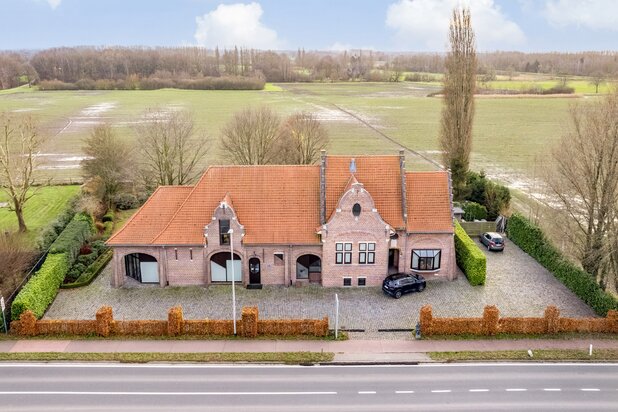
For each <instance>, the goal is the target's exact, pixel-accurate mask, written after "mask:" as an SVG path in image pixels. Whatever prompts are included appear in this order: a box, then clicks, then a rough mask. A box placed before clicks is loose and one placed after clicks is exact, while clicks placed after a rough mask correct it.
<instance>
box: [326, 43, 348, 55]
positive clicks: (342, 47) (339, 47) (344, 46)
mask: <svg viewBox="0 0 618 412" xmlns="http://www.w3.org/2000/svg"><path fill="white" fill-rule="evenodd" d="M351 48H352V45H351V44H349V43H341V42H338V41H336V42H334V43H333V44H332V45H330V47H328V50H331V51H338V52H342V51H346V50H350V49H351Z"/></svg>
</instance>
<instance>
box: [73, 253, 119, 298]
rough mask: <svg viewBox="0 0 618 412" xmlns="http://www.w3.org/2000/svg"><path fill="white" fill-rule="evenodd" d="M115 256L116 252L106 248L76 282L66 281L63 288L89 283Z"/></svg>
mask: <svg viewBox="0 0 618 412" xmlns="http://www.w3.org/2000/svg"><path fill="white" fill-rule="evenodd" d="M113 256H114V253H113V251H112V250H111V249H108V250H106V251H105V252H103V253H102V254H101V256H99V257H98V259H97V260H95V261H94V263H93V264H92V265H90V266H88V268H87V269H86V270H85V271H84V272H83V273H82V274H81V275H80V276H79V277H78V278H77V280H76V281H75V282H73V283H65V284H64V285H62V286H61V287H62V288H63V289H72V288H78V287H81V286H87V285H89V284H90V283H92V281H93V280H94V279H96V277H97V276H98V275H99V273H101V271H102V270H103V268H105V266H107V264H108V263H109V262H110V260H112V257H113Z"/></svg>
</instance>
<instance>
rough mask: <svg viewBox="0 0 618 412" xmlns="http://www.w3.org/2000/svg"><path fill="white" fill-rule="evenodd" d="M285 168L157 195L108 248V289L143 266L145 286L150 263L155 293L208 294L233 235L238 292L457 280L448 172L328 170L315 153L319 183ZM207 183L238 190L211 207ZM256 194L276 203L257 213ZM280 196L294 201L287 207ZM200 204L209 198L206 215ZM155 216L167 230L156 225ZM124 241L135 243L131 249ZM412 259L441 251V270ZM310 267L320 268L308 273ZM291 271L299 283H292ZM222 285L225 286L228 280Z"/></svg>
mask: <svg viewBox="0 0 618 412" xmlns="http://www.w3.org/2000/svg"><path fill="white" fill-rule="evenodd" d="M348 163H350V168H349V170H347V164H348ZM357 166H358V168H359V170H358V173H357V172H356V168H357ZM316 167H317V166H316ZM289 168H290V169H285V167H284V166H279V167H274V168H272V170H271V169H268V168H267V169H260V168H259V167H255V170H254V169H251V168H250V167H245V168H217V169H213V170H210V172H209V171H207V172H206V173H205V174H204V177H203V179H202V180H200V182H198V184H197V185H196V186H195V188H194V189H191V190H189V191H187V190H184V188H181V187H173V188H167V189H165V190H158V191H157V192H155V194H154V195H153V196H152V197H151V199H149V201H148V202H147V203H146V204H145V205H144V206H143V207H142V209H140V211H139V212H138V213H137V214H136V217H134V218H133V220H132V221H129V222H128V224H126V225H125V227H123V229H122V230H121V231H120V232H119V233H118V234H116V235H114V236H113V237H112V238H111V239H110V241H109V242H108V244H109V245H110V246H111V247H112V248H113V249H114V258H113V268H114V275H113V277H112V285H113V286H114V287H119V286H121V285H122V284H123V283H124V281H125V280H126V277H127V275H131V274H133V275H134V277H139V274H138V275H136V274H135V273H136V271H141V270H142V263H144V264H146V262H147V261H150V262H149V263H148V264H147V266H143V267H145V268H146V269H143V270H148V271H149V272H144V273H148V274H149V277H148V278H152V265H153V263H152V262H153V259H152V258H154V259H156V262H157V265H156V267H157V269H158V279H159V284H160V285H161V286H185V285H209V284H211V283H212V282H213V275H212V273H211V271H212V267H213V266H212V262H213V260H214V261H216V262H217V263H216V265H219V266H216V265H215V266H214V267H215V268H217V269H216V270H217V273H219V274H220V273H221V271H222V270H223V271H224V270H225V269H224V268H225V267H227V265H228V261H229V256H230V255H229V254H230V244H229V239H223V240H222V238H221V235H222V233H227V229H228V228H230V229H232V232H233V233H232V235H231V241H232V243H233V244H232V247H233V250H234V253H235V254H236V255H238V257H239V258H240V261H241V265H240V266H241V283H242V284H243V285H248V284H250V283H258V282H259V283H260V284H266V285H284V286H295V285H298V286H300V285H303V284H307V283H310V282H314V283H319V284H321V285H322V286H326V287H341V286H348V285H347V284H345V285H344V280H345V282H349V286H351V287H358V286H380V285H381V284H382V281H383V280H384V278H385V277H386V276H387V275H388V274H389V273H395V272H405V273H413V272H416V273H422V274H423V275H424V276H426V277H442V278H446V279H449V280H452V279H454V278H455V277H456V276H457V268H456V263H455V248H454V239H453V227H452V225H453V223H452V202H451V200H450V182H449V177H448V174H447V173H446V172H431V173H429V172H421V173H417V174H415V173H416V172H413V173H411V172H406V171H405V162H404V157H403V155H402V154H400V156H399V157H384V156H382V157H376V158H371V157H363V158H356V159H345V158H341V157H339V158H333V159H331V160H330V163H329V161H328V159H327V157H326V156H325V155H324V154H323V155H322V159H321V165H320V166H319V174H316V173H315V169H312V166H304V167H302V168H298V169H294V167H293V166H289ZM329 170H330V172H328V171H329ZM371 171H373V172H374V173H373V174H372V173H370V172H371ZM285 173H292V174H291V175H290V176H291V177H288V179H291V180H289V181H286V185H283V184H279V183H278V182H279V180H278V179H279V178H280V175H282V174H285ZM328 173H330V174H328ZM211 175H212V176H211ZM357 175H358V176H361V177H363V179H364V180H365V182H368V183H370V184H368V185H367V186H365V185H364V184H363V182H359V181H357V178H356V176H357ZM215 176H219V178H224V177H225V178H226V179H228V180H226V181H227V182H228V183H226V187H228V185H230V187H232V188H233V185H237V186H238V187H237V188H236V192H234V191H232V192H231V194H230V192H227V193H226V192H224V194H223V195H221V197H220V198H219V199H220V200H219V201H217V202H213V199H211V197H212V196H211V194H212V192H213V190H220V188H219V187H217V186H216V185H213V184H212V183H211V184H210V185H207V183H206V182H207V181H208V179H207V178H212V179H213V182H218V180H215ZM226 176H227V177H226ZM329 176H330V177H329ZM346 176H347V177H346ZM406 176H407V178H406ZM318 177H319V181H318V180H317V178H318ZM303 178H304V179H305V180H306V182H305V183H304V186H303V183H302V182H301V180H302V179H303ZM252 179H253V180H252ZM329 179H330V180H329ZM345 179H348V180H347V185H346V183H345V182H346V180H345ZM395 183H396V184H395ZM311 185H315V186H311ZM279 186H280V187H279ZM256 187H261V188H260V189H259V190H258V189H256ZM283 187H286V188H285V189H284V188H283ZM307 187H311V188H312V189H311V190H308V189H307ZM368 187H369V188H370V190H369V189H368ZM408 187H409V188H410V189H413V190H412V192H410V191H408ZM264 191H267V192H268V191H270V192H268V193H269V194H270V195H272V194H273V193H275V194H277V196H279V197H280V198H281V200H278V199H279V198H275V197H273V198H272V199H271V203H269V204H268V205H266V204H264V205H263V204H261V203H260V201H261V199H263V197H260V196H258V194H259V193H262V192H264ZM314 191H315V192H319V196H317V195H315V193H314ZM248 192H251V193H252V195H247V193H248ZM285 193H292V194H294V196H296V197H294V196H292V197H289V200H286V199H288V198H286V197H285V196H284V194H285ZM329 193H330V194H329ZM335 194H336V197H333V196H335ZM171 196H176V198H174V199H171ZM209 196H210V197H209ZM185 199H186V200H185ZM201 199H205V200H204V202H206V200H208V199H210V200H208V205H209V206H205V203H204V202H201ZM329 199H330V200H329ZM334 199H336V200H337V202H336V203H335V202H334V201H333V200H334ZM327 200H328V201H327ZM234 202H237V206H238V208H236V207H235V205H234ZM335 205H336V207H335ZM161 208H164V211H165V214H164V213H163V212H162V211H161V210H162V209H161ZM333 208H334V209H333ZM258 211H259V213H258ZM159 216H162V217H161V219H162V220H163V219H167V220H166V221H168V222H170V223H165V221H161V222H160V221H158V219H159ZM243 216H244V219H245V221H244V224H243ZM410 216H411V218H410ZM181 222H184V223H182V224H181ZM222 222H223V223H222ZM245 225H246V226H245ZM144 228H150V231H148V230H144ZM170 228H172V229H173V230H172V229H170ZM185 228H186V230H182V229H185ZM224 237H226V236H224ZM132 239H135V242H142V243H141V244H140V243H135V244H133V243H132ZM278 242H281V243H278ZM338 245H339V246H338ZM338 247H340V248H342V250H338V249H337V248H338ZM348 249H349V250H348ZM413 250H432V251H433V250H439V251H440V265H439V268H437V269H435V270H423V271H420V272H419V271H418V270H414V269H413V268H412V267H411V262H412V253H413ZM135 253H141V254H144V255H148V256H149V257H148V256H146V257H143V256H142V257H143V259H144V262H142V261H141V260H139V263H135V262H136V259H134V258H133V257H132V258H129V259H127V258H126V256H127V255H130V254H135ZM219 253H224V254H226V255H218V254H219ZM304 255H313V257H311V258H309V257H306V256H304ZM142 257H140V259H142ZM299 258H300V266H299ZM316 258H319V259H320V261H321V262H320V263H321V265H320V264H316V262H315V260H316ZM363 260H364V261H363ZM256 261H257V262H259V266H260V273H259V279H258V280H256V279H255V278H254V279H253V282H251V277H250V262H256ZM131 262H132V263H131ZM307 262H309V263H307ZM127 265H128V266H127ZM131 265H133V266H131ZM320 266H321V273H319V268H320ZM136 267H138V268H139V270H138V269H135V268H136ZM297 267H298V268H300V269H301V272H300V273H301V275H302V276H298V275H297ZM127 268H129V272H130V273H127ZM140 273H141V272H140ZM224 273H226V272H224ZM348 278H349V279H348ZM223 279H230V276H229V274H226V276H225V277H223ZM361 282H363V283H364V285H363V284H362V283H361Z"/></svg>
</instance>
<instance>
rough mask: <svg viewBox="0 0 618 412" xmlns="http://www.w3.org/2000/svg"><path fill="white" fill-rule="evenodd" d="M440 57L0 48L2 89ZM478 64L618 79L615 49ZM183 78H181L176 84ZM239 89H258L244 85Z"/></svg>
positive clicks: (312, 71) (188, 82)
mask: <svg viewBox="0 0 618 412" xmlns="http://www.w3.org/2000/svg"><path fill="white" fill-rule="evenodd" d="M445 59H446V54H444V53H395V52H382V51H374V50H351V51H342V52H333V51H306V50H304V49H298V50H297V51H296V52H293V51H289V52H277V51H264V50H256V49H247V48H242V47H241V48H239V47H234V48H232V49H219V48H218V47H217V48H215V49H206V48H201V47H155V48H147V47H61V48H51V49H45V50H40V51H36V52H0V89H8V88H12V87H16V86H19V85H22V84H28V83H30V84H32V83H37V82H56V84H55V86H54V84H53V83H50V84H49V88H51V89H53V88H54V87H57V88H62V87H61V86H62V85H61V84H58V82H61V83H64V84H71V85H74V87H75V88H85V89H94V88H99V89H106V88H109V89H134V88H158V87H159V86H161V87H180V88H217V87H223V88H226V87H225V85H223V86H221V85H217V84H215V85H213V84H212V83H208V84H199V83H197V82H196V81H197V80H200V79H201V80H203V79H205V78H230V79H241V78H242V79H259V80H260V81H262V82H264V81H266V82H311V81H341V80H360V81H399V80H400V79H401V74H402V73H404V72H414V73H444V71H445V64H446V60H445ZM478 61H479V67H478V74H480V75H483V74H486V73H495V72H496V71H500V72H504V73H506V74H511V73H517V72H529V73H543V74H551V75H581V76H597V77H598V76H603V77H606V78H612V77H616V76H618V52H615V51H614V52H610V51H608V52H581V53H559V52H554V53H523V52H501V51H497V52H491V53H478ZM182 81H184V82H185V83H178V82H182ZM80 82H81V84H80ZM97 82H99V83H98V84H97ZM245 87H249V88H256V86H255V85H251V86H247V83H245ZM261 87H263V85H262V86H261ZM261 87H260V88H261ZM230 88H232V87H230Z"/></svg>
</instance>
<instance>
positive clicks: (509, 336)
mask: <svg viewBox="0 0 618 412" xmlns="http://www.w3.org/2000/svg"><path fill="white" fill-rule="evenodd" d="M517 339H558V340H577V339H607V340H618V334H615V333H574V332H572V333H571V332H569V333H547V334H540V335H537V334H526V333H498V334H497V335H494V336H479V335H471V334H464V335H435V336H423V340H517Z"/></svg>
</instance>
